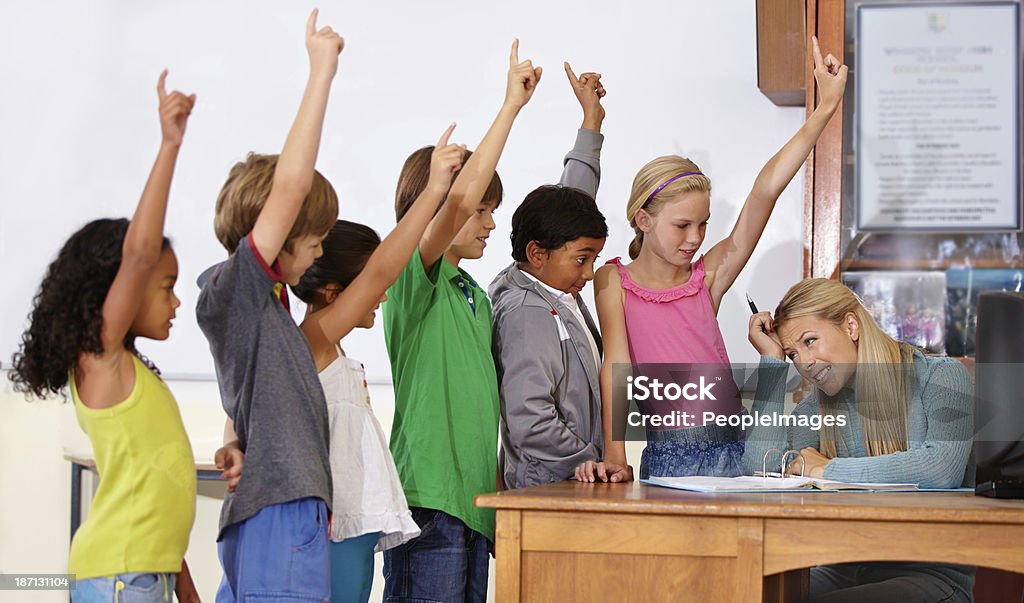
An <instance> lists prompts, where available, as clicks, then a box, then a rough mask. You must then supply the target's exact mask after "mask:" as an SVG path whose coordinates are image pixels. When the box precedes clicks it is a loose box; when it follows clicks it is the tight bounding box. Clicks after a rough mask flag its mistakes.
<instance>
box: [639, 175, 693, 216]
mask: <svg viewBox="0 0 1024 603" xmlns="http://www.w3.org/2000/svg"><path fill="white" fill-rule="evenodd" d="M703 175H704V174H702V173H700V172H683V173H682V174H679V175H678V176H672V177H671V178H669V179H668V180H666V181H665V182H662V183H661V186H659V187H658V188H656V189H654V192H653V193H651V194H650V196H648V197H647V200H646V201H644V204H643V205H641V206H640V209H643V208H645V207H647V204H648V203H650V202H651V200H652V199H654V197H656V196H657V195H658V193H660V192H661V189H663V188H665V187H666V186H668V185H670V184H672V183H673V182H675V181H676V180H679V179H680V178H683V177H685V176H703Z"/></svg>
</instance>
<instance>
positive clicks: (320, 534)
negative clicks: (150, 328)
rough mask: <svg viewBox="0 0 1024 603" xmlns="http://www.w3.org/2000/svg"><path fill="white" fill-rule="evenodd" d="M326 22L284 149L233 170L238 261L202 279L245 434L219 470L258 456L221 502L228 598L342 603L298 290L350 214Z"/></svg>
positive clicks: (221, 227) (207, 330) (311, 43)
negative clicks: (329, 164) (293, 292)
mask: <svg viewBox="0 0 1024 603" xmlns="http://www.w3.org/2000/svg"><path fill="white" fill-rule="evenodd" d="M316 17H317V11H315V10H314V11H313V13H312V14H311V15H310V17H309V20H308V21H307V23H306V49H307V51H308V53H309V60H310V72H309V80H308V82H307V84H306V90H305V94H304V95H303V98H302V103H301V105H300V107H299V112H298V115H297V116H296V118H295V122H294V124H293V125H292V128H291V131H290V132H289V133H288V138H287V140H286V141H285V144H284V149H283V150H282V151H281V155H280V156H279V157H278V156H270V155H255V154H250V155H249V156H248V157H247V158H246V160H245V161H244V162H240V163H238V164H236V165H235V166H234V167H233V168H232V169H231V172H230V174H229V175H228V179H227V182H225V184H224V187H223V189H222V190H221V193H220V195H219V197H218V199H217V208H216V220H215V224H214V226H215V230H216V234H217V239H218V240H219V241H220V242H221V244H223V245H224V247H225V248H226V249H227V250H228V252H229V253H230V254H231V256H230V257H229V258H228V259H227V260H226V261H225V262H222V263H221V264H218V265H216V266H214V267H212V268H210V269H209V270H207V271H206V272H205V273H203V275H202V276H200V277H199V286H200V288H201V289H202V291H201V293H200V295H199V302H198V305H197V308H196V316H197V318H198V321H199V326H200V328H202V330H203V334H204V335H205V336H206V338H207V340H208V341H209V343H210V350H211V351H212V353H213V357H214V361H215V365H216V370H217V381H218V384H219V387H220V394H221V402H222V404H223V405H224V410H225V412H226V413H227V415H228V419H229V426H232V427H233V429H234V431H235V432H237V440H236V439H234V437H232V438H231V440H232V441H231V442H229V443H228V444H227V445H226V446H225V448H222V449H221V450H220V451H218V454H217V461H218V464H219V465H221V466H222V467H224V468H225V469H229V470H230V469H231V468H232V465H238V464H240V460H241V458H240V457H241V454H240V453H242V452H244V453H245V475H244V477H243V478H242V479H240V480H239V481H238V483H237V486H236V487H235V489H234V491H233V492H229V493H228V494H227V495H226V496H225V498H224V505H223V507H222V508H221V518H220V533H219V535H218V554H219V556H220V561H221V565H222V566H223V568H224V579H223V580H222V581H221V585H220V588H219V589H218V591H217V600H218V601H236V600H248V599H249V598H250V597H251V596H253V595H255V594H257V593H258V594H259V595H260V596H262V597H266V598H267V599H268V600H284V599H291V598H312V599H314V600H327V599H328V598H329V597H330V584H329V577H328V557H327V519H328V505H330V501H331V474H330V462H329V459H328V455H327V442H328V424H327V404H326V402H325V400H324V394H323V390H322V389H321V387H320V381H319V378H318V377H317V372H316V366H315V365H314V363H313V358H312V356H311V354H310V352H309V346H308V344H307V343H306V339H305V337H304V336H303V335H302V332H301V331H300V330H299V328H298V326H297V325H296V324H295V322H294V320H292V317H291V314H290V312H289V310H288V297H287V293H286V291H285V288H284V285H285V284H291V285H294V284H296V283H298V281H299V278H300V277H301V276H302V274H303V273H304V272H305V271H306V269H307V268H309V266H310V265H311V264H312V263H313V261H314V260H315V259H316V258H317V257H319V256H320V255H321V253H322V250H321V248H320V243H321V241H322V240H323V238H324V237H325V236H326V235H327V232H328V231H329V230H330V228H331V226H333V225H334V222H335V220H336V219H337V215H338V200H337V196H336V195H335V193H334V189H333V188H332V187H331V185H330V184H329V183H328V182H327V180H326V179H324V177H323V176H322V175H320V174H319V173H318V172H316V170H315V169H314V165H315V163H316V156H317V151H318V149H319V146H320V134H321V130H322V127H323V119H324V113H325V110H326V106H327V98H328V94H329V92H330V85H331V81H332V80H333V78H334V75H335V73H336V71H337V67H338V55H339V53H340V52H341V50H342V48H343V47H344V40H342V38H341V37H340V36H338V34H336V33H334V31H332V30H331V28H329V27H324V28H322V29H319V30H318V29H317V28H316ZM230 431H231V430H230V429H228V430H226V432H228V433H230ZM232 436H233V434H232ZM236 468H237V467H236Z"/></svg>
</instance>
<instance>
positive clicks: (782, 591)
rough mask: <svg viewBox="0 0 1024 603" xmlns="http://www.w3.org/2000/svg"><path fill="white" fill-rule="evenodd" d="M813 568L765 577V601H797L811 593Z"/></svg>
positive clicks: (785, 602) (802, 599) (787, 602)
mask: <svg viewBox="0 0 1024 603" xmlns="http://www.w3.org/2000/svg"><path fill="white" fill-rule="evenodd" d="M810 579H811V570H810V569H808V568H804V569H798V570H793V571H789V572H782V573H781V574H772V575H771V576H765V577H764V598H763V599H762V601H764V602H765V603H767V602H769V601H771V603H796V602H797V601H806V600H807V597H808V596H809V595H810Z"/></svg>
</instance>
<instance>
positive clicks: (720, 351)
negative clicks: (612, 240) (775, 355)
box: [608, 256, 741, 423]
mask: <svg viewBox="0 0 1024 603" xmlns="http://www.w3.org/2000/svg"><path fill="white" fill-rule="evenodd" d="M608 263H609V264H614V265H615V267H616V268H618V270H619V277H620V278H621V279H622V289H623V290H624V291H625V292H626V298H625V303H624V308H623V310H624V313H625V317H626V338H627V340H628V343H629V357H630V359H631V360H632V362H633V364H634V365H637V364H711V365H719V367H720V371H719V372H720V374H721V375H725V374H728V375H729V379H728V383H729V387H727V389H728V390H731V394H730V395H725V396H719V397H718V400H717V402H716V401H711V400H707V401H693V402H685V401H683V400H680V401H679V402H678V404H680V405H682V407H684V409H685V410H686V411H688V412H691V413H698V414H697V416H698V417H700V416H701V415H700V413H702V412H703V411H705V410H707V411H713V412H716V413H719V414H735V413H738V412H739V411H740V409H741V404H740V402H739V400H738V398H737V397H735V396H736V393H735V383H734V382H732V378H731V373H730V372H729V370H728V369H729V367H728V365H729V354H728V352H726V349H725V341H724V340H723V339H722V330H721V328H719V326H718V318H717V317H716V316H715V306H714V303H713V302H712V300H711V292H710V291H708V288H707V285H705V284H704V257H703V256H701V257H700V259H698V260H697V261H696V262H694V263H693V264H692V272H691V273H690V280H688V281H686V282H685V283H683V284H681V285H677V286H675V287H672V288H670V289H648V288H646V287H644V286H642V285H640V284H639V283H637V282H636V281H634V280H633V279H632V278H630V276H629V271H628V270H626V267H625V266H623V265H622V261H621V258H614V259H612V260H609V261H608ZM673 372H676V371H673ZM702 372H703V371H702ZM712 372H714V371H712ZM723 379H724V377H723ZM719 390H721V388H719ZM722 393H726V392H722ZM698 423H699V422H698Z"/></svg>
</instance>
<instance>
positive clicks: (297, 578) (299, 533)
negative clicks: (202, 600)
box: [217, 498, 331, 603]
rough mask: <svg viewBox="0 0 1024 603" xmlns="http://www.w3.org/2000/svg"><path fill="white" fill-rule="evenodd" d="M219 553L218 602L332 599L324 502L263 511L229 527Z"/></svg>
mask: <svg viewBox="0 0 1024 603" xmlns="http://www.w3.org/2000/svg"><path fill="white" fill-rule="evenodd" d="M217 554H218V556H219V557H220V564H221V567H223V568H224V578H223V580H221V583H220V588H218V589H217V601H218V603H223V602H231V603H233V602H234V601H246V602H258V601H329V600H330V597H331V585H330V573H329V564H328V559H327V506H326V505H325V504H324V502H323V501H322V500H320V499H318V498H302V499H299V500H293V501H291V502H286V503H282V504H279V505H270V506H267V507H263V508H262V509H260V511H259V513H256V514H255V515H253V516H252V517H250V518H249V519H246V520H245V521H242V522H239V523H236V524H232V525H230V526H228V527H227V528H225V529H224V532H223V534H222V535H221V539H220V541H219V542H217Z"/></svg>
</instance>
